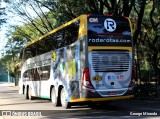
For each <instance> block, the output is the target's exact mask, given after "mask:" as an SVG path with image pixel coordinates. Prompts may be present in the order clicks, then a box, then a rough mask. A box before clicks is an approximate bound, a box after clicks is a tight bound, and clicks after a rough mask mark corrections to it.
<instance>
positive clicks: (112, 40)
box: [88, 16, 132, 46]
mask: <svg viewBox="0 0 160 119" xmlns="http://www.w3.org/2000/svg"><path fill="white" fill-rule="evenodd" d="M88 42H89V43H88V45H89V46H97V45H98V46H132V42H131V30H130V25H129V22H128V19H127V18H125V17H121V18H119V17H115V16H114V17H112V16H110V17H107V18H106V17H105V16H94V17H93V16H91V17H88Z"/></svg>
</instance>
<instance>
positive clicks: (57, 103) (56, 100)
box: [51, 87, 60, 107]
mask: <svg viewBox="0 0 160 119" xmlns="http://www.w3.org/2000/svg"><path fill="white" fill-rule="evenodd" d="M51 101H52V104H53V106H55V107H57V106H60V100H59V96H56V90H55V88H54V87H53V88H52V90H51Z"/></svg>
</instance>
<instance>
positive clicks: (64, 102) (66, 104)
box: [61, 88, 71, 109]
mask: <svg viewBox="0 0 160 119" xmlns="http://www.w3.org/2000/svg"><path fill="white" fill-rule="evenodd" d="M61 104H62V107H63V108H65V109H67V108H71V103H70V102H68V101H67V93H66V91H65V89H64V88H62V90H61Z"/></svg>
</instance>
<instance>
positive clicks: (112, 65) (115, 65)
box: [92, 51, 130, 72]
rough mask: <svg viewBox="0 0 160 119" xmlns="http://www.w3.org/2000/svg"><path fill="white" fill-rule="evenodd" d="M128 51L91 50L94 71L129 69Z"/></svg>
mask: <svg viewBox="0 0 160 119" xmlns="http://www.w3.org/2000/svg"><path fill="white" fill-rule="evenodd" d="M129 60H130V58H129V52H128V51H92V66H93V70H94V71H95V72H123V71H128V69H129Z"/></svg>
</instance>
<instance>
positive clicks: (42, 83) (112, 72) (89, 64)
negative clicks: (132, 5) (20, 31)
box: [19, 14, 134, 108]
mask: <svg viewBox="0 0 160 119" xmlns="http://www.w3.org/2000/svg"><path fill="white" fill-rule="evenodd" d="M20 57H21V62H22V67H21V78H20V81H19V93H23V94H25V97H26V99H31V100H32V99H34V98H35V97H40V98H47V99H51V102H52V103H53V105H54V106H58V105H62V107H64V108H69V107H71V105H72V104H73V103H78V102H93V103H94V102H104V101H110V100H119V99H129V98H132V97H133V86H134V71H133V40H132V33H131V22H130V20H129V19H128V18H127V17H122V16H121V17H120V16H111V15H92V14H89V15H81V16H79V17H77V18H75V19H73V20H71V21H69V22H67V23H66V24H64V25H62V26H60V27H58V28H56V29H54V30H52V31H50V32H49V33H47V34H45V35H44V36H41V37H40V38H38V39H36V40H34V41H32V42H30V43H29V44H27V45H26V46H25V47H24V48H23V50H22V52H21V53H20Z"/></svg>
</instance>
